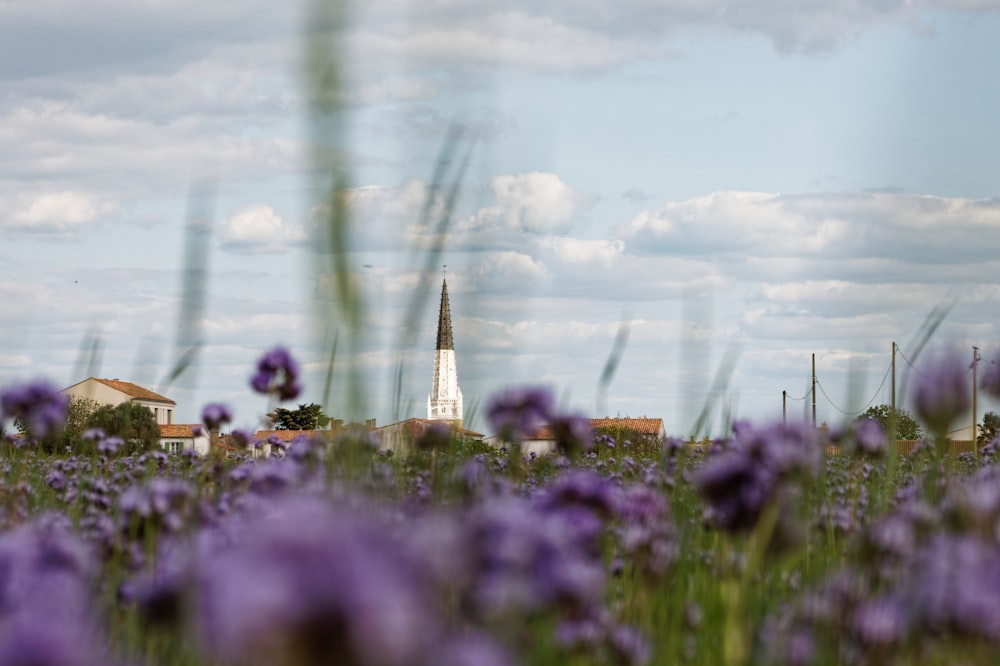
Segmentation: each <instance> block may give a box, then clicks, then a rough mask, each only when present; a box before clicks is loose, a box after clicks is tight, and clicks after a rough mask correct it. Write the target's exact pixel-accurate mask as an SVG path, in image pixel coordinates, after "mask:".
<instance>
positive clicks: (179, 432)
mask: <svg viewBox="0 0 1000 666" xmlns="http://www.w3.org/2000/svg"><path fill="white" fill-rule="evenodd" d="M196 425H197V426H199V427H200V428H202V430H203V432H204V433H205V434H206V435H207V434H208V430H207V429H205V426H202V425H201V424H196V423H171V424H170V425H161V426H160V437H194V436H195V435H194V427H195V426H196Z"/></svg>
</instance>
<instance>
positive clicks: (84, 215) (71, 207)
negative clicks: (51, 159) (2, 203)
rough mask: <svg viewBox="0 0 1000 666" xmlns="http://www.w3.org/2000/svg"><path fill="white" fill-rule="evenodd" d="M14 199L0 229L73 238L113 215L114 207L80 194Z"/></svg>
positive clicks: (58, 193)
mask: <svg viewBox="0 0 1000 666" xmlns="http://www.w3.org/2000/svg"><path fill="white" fill-rule="evenodd" d="M18 199H19V201H16V202H14V206H13V207H14V211H13V213H12V214H11V215H10V216H9V218H8V219H7V220H3V219H0V226H4V227H7V228H8V229H10V230H12V231H20V232H27V233H46V234H64V233H68V234H70V235H75V234H77V233H79V232H80V231H81V230H82V229H83V228H85V227H87V226H89V225H91V224H93V223H95V222H97V221H99V220H100V219H101V218H102V217H104V216H107V215H111V214H114V213H115V212H116V211H117V206H116V205H115V204H114V203H111V202H102V201H98V200H97V199H95V198H94V197H92V196H90V195H87V194H85V193H83V192H73V191H63V192H46V193H43V194H37V195H34V196H20V197H18ZM0 210H2V209H0Z"/></svg>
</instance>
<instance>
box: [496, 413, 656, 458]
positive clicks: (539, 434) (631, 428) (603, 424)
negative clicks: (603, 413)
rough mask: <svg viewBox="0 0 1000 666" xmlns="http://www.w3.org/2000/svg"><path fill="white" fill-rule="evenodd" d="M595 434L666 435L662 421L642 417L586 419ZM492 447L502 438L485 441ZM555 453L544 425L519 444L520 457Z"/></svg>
mask: <svg viewBox="0 0 1000 666" xmlns="http://www.w3.org/2000/svg"><path fill="white" fill-rule="evenodd" d="M587 420H588V421H589V422H590V427H591V428H592V429H593V430H594V433H595V434H600V433H607V434H610V435H612V436H614V437H616V438H618V439H621V438H622V437H633V438H636V437H639V438H644V439H653V440H656V441H660V442H662V441H663V440H665V439H666V438H667V433H666V431H665V430H664V428H663V419H654V418H649V417H646V416H643V417H641V418H630V417H604V418H602V419H587ZM486 442H487V443H489V444H492V445H494V446H502V445H503V444H504V442H503V440H502V438H500V436H498V435H494V436H493V437H490V438H488V439H487V440H486ZM555 451H556V436H555V434H554V433H553V432H552V428H550V427H549V426H547V425H545V426H542V427H540V428H539V429H538V430H536V431H535V432H533V433H532V434H531V435H529V436H527V437H525V438H524V441H522V442H521V455H525V456H528V455H531V454H532V453H534V454H535V455H536V456H542V455H549V454H551V453H555Z"/></svg>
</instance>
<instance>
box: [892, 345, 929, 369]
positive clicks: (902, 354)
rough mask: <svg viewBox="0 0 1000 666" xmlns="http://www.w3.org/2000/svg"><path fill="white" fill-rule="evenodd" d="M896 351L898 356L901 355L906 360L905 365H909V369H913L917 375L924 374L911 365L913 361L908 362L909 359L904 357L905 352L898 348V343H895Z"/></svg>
mask: <svg viewBox="0 0 1000 666" xmlns="http://www.w3.org/2000/svg"><path fill="white" fill-rule="evenodd" d="M896 353H898V354H899V355H900V356H902V357H903V360H904V361H906V365H908V366H910V370H913V372H915V373H917V374H918V375H921V376H924V373H922V372H920V371H919V370H917V368H916V367H915V366H914V365H913V363H911V362H910V359H908V358H906V354H904V353H903V350H902V349H900V348H899V345H896Z"/></svg>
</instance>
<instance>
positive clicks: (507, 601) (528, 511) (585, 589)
mask: <svg viewBox="0 0 1000 666" xmlns="http://www.w3.org/2000/svg"><path fill="white" fill-rule="evenodd" d="M580 517H581V516H580V513H579V512H576V511H568V512H567V511H554V512H543V511H539V510H538V509H536V508H535V507H534V506H532V504H531V503H530V502H528V501H526V500H523V499H519V498H515V497H508V498H499V499H495V500H492V501H490V502H486V503H484V504H481V505H479V506H477V507H476V508H475V509H474V510H473V511H472V512H471V513H470V515H468V516H467V519H468V531H469V535H470V540H471V544H470V545H471V547H472V549H473V554H472V559H473V562H474V569H475V572H476V573H475V576H474V579H475V580H474V582H473V584H472V585H471V586H470V590H469V591H470V593H471V597H472V598H471V599H470V601H471V603H472V604H473V607H474V608H476V609H478V610H479V611H480V612H481V613H483V614H484V615H485V616H488V617H489V616H492V617H504V616H506V617H511V616H513V615H516V614H520V613H525V612H527V613H531V612H544V611H550V610H555V609H561V610H563V611H566V612H568V613H569V614H570V615H573V614H579V613H582V612H585V611H587V610H589V609H592V608H594V606H595V605H596V604H598V603H599V601H600V599H601V595H602V594H603V592H604V585H605V574H604V566H603V562H602V561H601V559H600V553H599V552H598V553H595V552H594V551H593V549H592V548H591V547H590V546H591V543H590V542H591V540H592V536H593V530H592V528H593V523H592V521H584V522H581V521H579V518H580Z"/></svg>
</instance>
